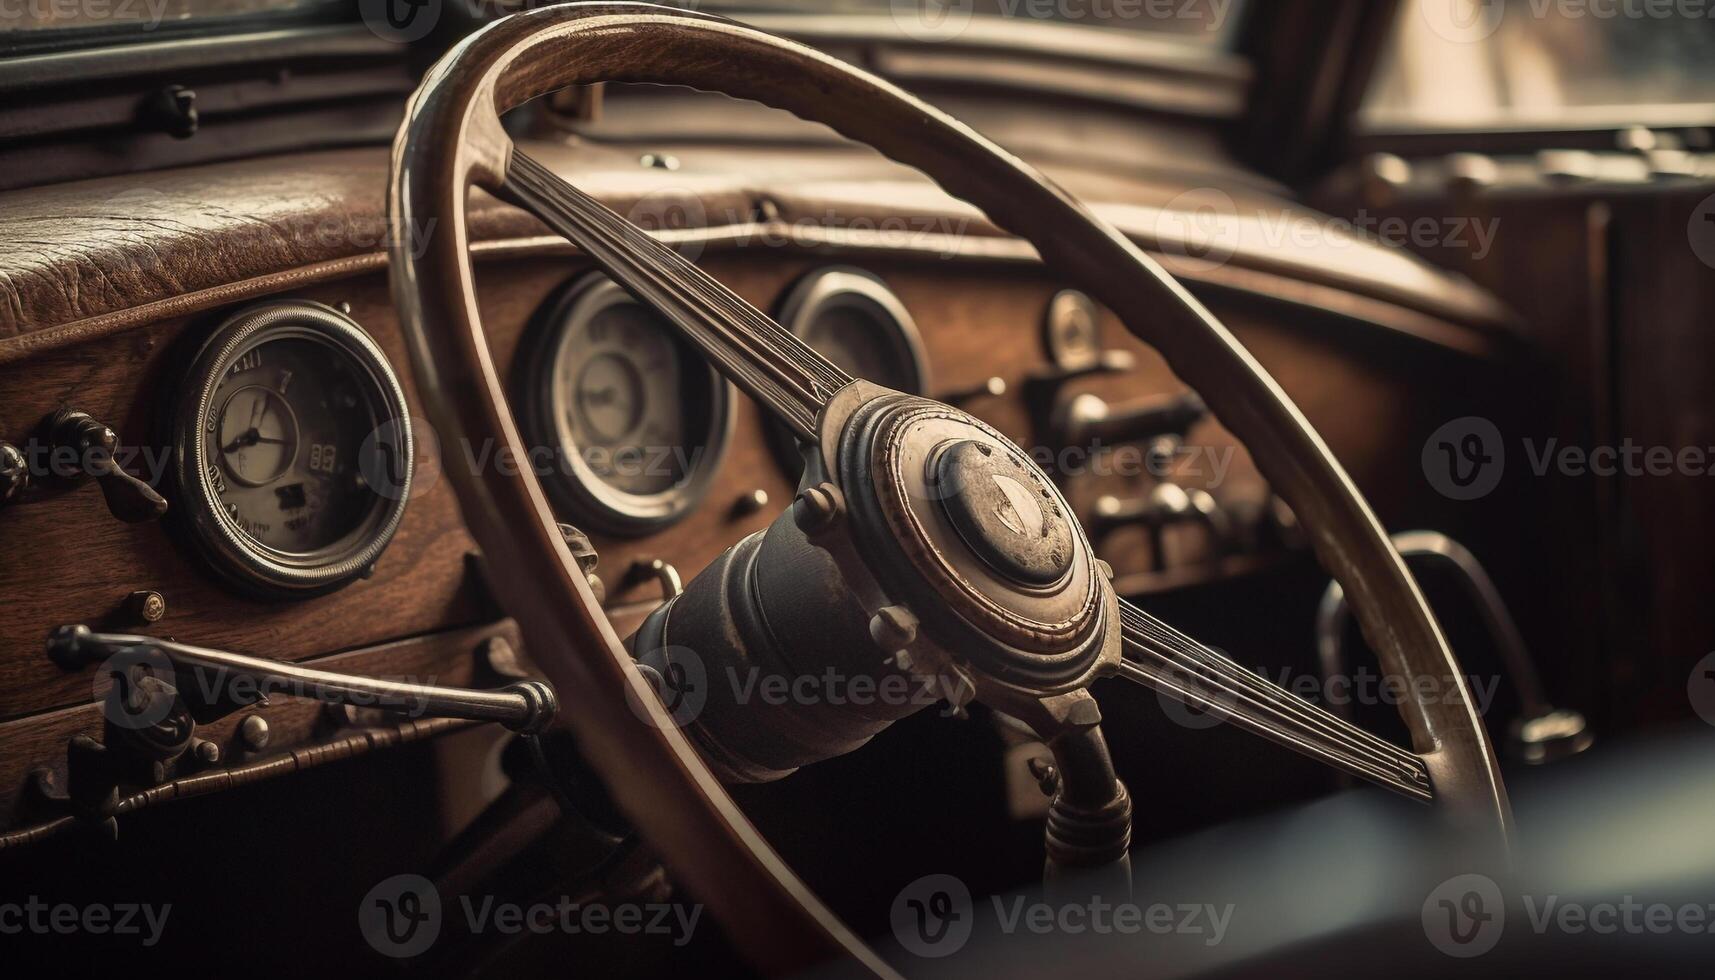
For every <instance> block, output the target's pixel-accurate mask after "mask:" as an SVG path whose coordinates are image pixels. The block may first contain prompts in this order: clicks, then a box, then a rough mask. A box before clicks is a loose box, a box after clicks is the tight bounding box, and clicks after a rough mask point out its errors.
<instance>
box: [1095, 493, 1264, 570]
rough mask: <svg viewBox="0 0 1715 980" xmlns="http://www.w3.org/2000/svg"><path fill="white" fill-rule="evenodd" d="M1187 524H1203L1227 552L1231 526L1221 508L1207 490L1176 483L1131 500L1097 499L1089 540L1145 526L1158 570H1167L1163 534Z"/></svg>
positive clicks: (1218, 546) (1220, 549) (1218, 550)
mask: <svg viewBox="0 0 1715 980" xmlns="http://www.w3.org/2000/svg"><path fill="white" fill-rule="evenodd" d="M1188 522H1197V523H1200V524H1202V525H1203V527H1204V529H1205V530H1206V531H1207V532H1208V535H1209V543H1210V545H1212V546H1213V548H1214V550H1215V552H1216V553H1217V554H1220V553H1223V552H1225V551H1226V550H1227V546H1228V544H1229V542H1230V540H1231V537H1232V526H1231V522H1230V521H1229V520H1228V519H1227V514H1226V512H1225V511H1223V510H1222V509H1221V505H1220V504H1219V503H1218V502H1217V501H1216V500H1215V498H1214V496H1213V495H1211V494H1210V493H1209V492H1208V491H1207V490H1199V489H1191V490H1186V489H1185V488H1184V487H1181V486H1179V485H1178V484H1177V483H1158V484H1156V485H1155V487H1154V488H1152V489H1151V490H1150V492H1149V494H1148V495H1147V496H1144V497H1139V498H1136V499H1132V500H1122V499H1120V498H1119V497H1115V496H1112V495H1103V496H1101V497H1097V498H1096V503H1095V508H1094V511H1093V512H1092V513H1091V515H1090V519H1089V522H1088V527H1089V532H1090V537H1091V538H1092V539H1094V540H1098V541H1099V540H1101V539H1102V538H1103V537H1105V536H1106V535H1107V534H1108V533H1110V532H1112V531H1116V530H1118V529H1119V528H1122V527H1127V526H1130V525H1140V526H1142V527H1144V528H1145V529H1147V530H1148V531H1149V539H1150V545H1151V549H1152V550H1153V551H1154V553H1155V567H1156V568H1165V567H1166V564H1167V561H1166V559H1167V556H1166V553H1165V552H1164V550H1163V548H1162V531H1163V530H1164V529H1166V528H1168V527H1171V526H1173V525H1175V524H1183V523H1188Z"/></svg>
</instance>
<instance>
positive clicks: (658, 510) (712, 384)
mask: <svg viewBox="0 0 1715 980" xmlns="http://www.w3.org/2000/svg"><path fill="white" fill-rule="evenodd" d="M514 379H515V388H516V396H517V409H518V416H519V424H520V427H521V428H522V429H523V433H524V436H525V438H526V440H527V442H528V443H529V445H530V446H531V463H532V465H534V466H535V467H536V468H537V472H538V474H539V475H541V477H542V479H543V484H544V485H545V486H546V488H547V490H548V492H549V494H550V495H551V496H552V497H553V498H554V502H555V503H556V504H557V505H558V506H559V507H560V508H561V509H562V510H563V511H564V512H566V514H567V516H568V518H569V519H570V520H571V521H572V522H573V523H575V524H578V525H580V526H585V525H587V526H588V527H589V528H590V529H592V530H599V531H605V532H607V533H610V534H628V535H637V534H646V533H649V532H651V531H654V530H657V529H659V528H662V527H665V526H666V525H668V524H671V523H673V522H674V521H676V520H678V519H679V518H681V517H683V516H684V515H685V514H686V513H688V512H689V511H690V510H691V508H693V507H695V506H696V504H697V502H698V501H700V500H701V499H702V497H703V495H704V494H705V493H706V492H707V490H708V486H709V481H710V479H711V478H712V477H713V475H714V473H715V471H716V469H717V468H718V466H719V464H720V459H721V456H722V454H723V453H724V452H725V449H726V443H727V437H728V434H729V432H730V430H731V428H732V395H731V389H730V386H729V385H728V384H727V382H726V381H725V379H723V378H722V377H721V376H720V375H719V374H718V373H717V372H716V371H715V370H714V369H713V368H712V367H710V366H709V364H708V362H707V361H706V360H704V359H703V357H702V355H701V354H699V353H698V352H697V351H696V350H695V348H693V347H692V346H691V345H690V343H689V342H687V341H685V340H684V339H683V338H681V337H680V336H679V335H678V333H677V332H676V331H674V329H673V328H672V326H671V325H670V324H669V323H668V322H667V321H666V320H664V319H663V318H662V317H661V316H660V315H659V314H657V313H656V312H655V311H654V310H651V309H650V308H649V307H647V306H644V305H643V304H642V303H639V302H638V301H637V300H636V299H635V298H633V297H632V296H631V294H630V293H627V292H626V291H625V290H624V289H623V288H621V287H620V286H619V285H618V284H617V283H615V282H614V281H613V280H611V279H609V278H607V277H606V276H605V275H602V274H600V273H591V274H589V275H585V276H583V277H580V278H578V279H576V280H574V281H572V282H571V283H569V284H568V285H567V286H566V287H565V288H563V289H562V290H561V291H560V292H559V293H558V294H556V295H555V296H554V297H553V298H552V299H550V300H549V302H548V303H547V304H546V305H545V306H544V307H543V309H542V312H541V313H540V314H539V315H538V317H537V320H536V323H535V324H533V326H532V330H531V336H530V337H529V338H528V339H527V341H526V343H525V344H524V345H523V346H522V347H521V348H520V355H519V357H518V360H517V363H516V365H515V368H514Z"/></svg>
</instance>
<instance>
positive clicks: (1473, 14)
mask: <svg viewBox="0 0 1715 980" xmlns="http://www.w3.org/2000/svg"><path fill="white" fill-rule="evenodd" d="M1359 122H1360V125H1361V126H1362V127H1363V128H1365V129H1370V130H1398V129H1424V128H1445V127H1458V128H1463V129H1476V128H1538V127H1541V128H1575V127H1585V126H1588V127H1607V126H1629V125H1640V126H1695V125H1704V124H1708V123H1711V122H1715V0H1406V2H1405V3H1403V4H1401V6H1400V9H1399V14H1398V19H1397V21H1396V22H1395V24H1394V33H1393V38H1392V40H1391V42H1390V43H1389V44H1388V46H1387V49H1386V50H1385V51H1384V53H1383V55H1382V59H1381V61H1380V62H1379V63H1378V65H1377V69H1376V76H1375V83H1374V84H1373V85H1372V86H1371V90H1370V92H1369V94H1368V96H1367V98H1366V100H1365V103H1364V105H1363V108H1362V110H1361V113H1360V120H1359Z"/></svg>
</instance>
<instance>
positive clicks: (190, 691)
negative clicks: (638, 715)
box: [47, 625, 559, 735]
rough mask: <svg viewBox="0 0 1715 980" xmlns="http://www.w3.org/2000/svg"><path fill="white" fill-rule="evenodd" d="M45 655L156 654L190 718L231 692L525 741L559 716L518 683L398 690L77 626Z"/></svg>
mask: <svg viewBox="0 0 1715 980" xmlns="http://www.w3.org/2000/svg"><path fill="white" fill-rule="evenodd" d="M47 650H48V657H49V658H50V659H51V660H53V662H54V663H55V664H58V665H59V667H60V668H61V669H62V670H67V671H72V670H79V669H82V668H83V667H86V666H89V665H90V664H94V663H99V662H101V661H104V660H106V659H108V658H109V657H113V656H115V655H118V654H121V653H128V652H129V653H139V654H141V653H144V652H155V653H159V654H160V655H161V656H163V657H165V658H166V659H167V660H168V661H170V662H171V664H172V667H173V670H174V672H175V673H178V674H180V675H186V674H188V675H191V677H190V680H191V682H190V683H183V684H180V685H179V688H178V690H179V696H180V697H181V698H185V699H187V700H188V698H189V697H191V696H194V695H197V694H198V692H201V693H202V694H203V695H207V697H205V698H204V703H202V704H189V705H188V707H189V708H190V710H191V714H192V715H193V717H194V716H196V715H197V714H198V713H199V711H201V712H203V713H212V714H214V716H216V717H218V716H219V715H220V714H224V713H226V712H227V711H230V710H232V709H233V707H236V706H233V705H230V703H227V704H223V703H221V702H222V701H223V700H228V699H223V698H222V697H221V696H220V695H221V693H222V692H234V691H235V689H236V688H244V689H245V693H246V694H247V695H250V694H252V693H253V694H254V696H252V697H250V701H252V702H253V701H255V700H259V699H260V698H261V697H262V696H264V695H265V694H266V692H268V691H270V690H273V691H279V692H280V693H283V694H287V695H290V696H293V697H302V698H312V699H314V700H317V701H323V702H326V703H328V704H350V705H355V706H358V707H375V708H385V709H387V710H390V711H399V712H405V713H408V714H411V715H413V716H416V717H428V718H458V719H464V720H467V721H492V722H498V723H500V724H501V725H504V726H506V727H507V728H509V729H511V730H512V731H515V732H518V733H520V734H525V735H530V734H535V733H537V732H540V731H541V730H542V729H544V728H546V727H547V725H548V722H549V721H551V720H552V719H553V717H554V714H555V712H556V711H558V710H559V701H558V699H557V698H555V696H554V689H553V688H551V687H549V686H548V685H547V684H545V683H543V682H541V681H535V680H529V681H519V682H517V683H515V684H508V685H506V686H505V687H500V688H495V689H493V690H476V689H471V688H458V687H431V686H428V685H423V684H406V683H400V682H397V681H387V680H382V679H380V678H376V677H364V676H361V675H358V674H339V673H335V672H333V671H328V670H317V669H315V668H312V667H303V666H300V665H298V664H294V663H285V662H281V661H275V660H266V659H263V658H261V657H250V656H245V655H244V654H241V653H229V652H227V651H225V650H211V649H208V648H206V647H194V646H190V645H189V644H185V643H177V642H175V641H172V640H163V639H160V638H158V637H153V636H134V635H130V634H124V633H96V632H94V631H92V630H91V629H90V628H89V627H88V626H82V625H78V626H59V627H56V628H54V629H53V630H52V631H50V632H49V633H48V644H47ZM234 681H237V682H238V683H237V684H234ZM239 706H241V705H239ZM198 720H199V721H201V720H203V719H200V718H199V719H198Z"/></svg>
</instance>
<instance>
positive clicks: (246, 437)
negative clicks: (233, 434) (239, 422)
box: [220, 429, 286, 453]
mask: <svg viewBox="0 0 1715 980" xmlns="http://www.w3.org/2000/svg"><path fill="white" fill-rule="evenodd" d="M262 443H272V444H274V445H279V446H283V445H285V444H286V440H284V439H280V438H277V437H275V436H265V435H263V434H262V433H260V432H258V431H257V430H255V429H246V430H245V431H243V432H240V433H239V434H238V437H237V438H235V439H233V440H232V441H231V442H229V443H227V444H226V445H224V446H222V447H220V451H221V452H223V453H230V452H232V451H234V450H237V449H243V448H245V447H246V446H256V445H261V444H262Z"/></svg>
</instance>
